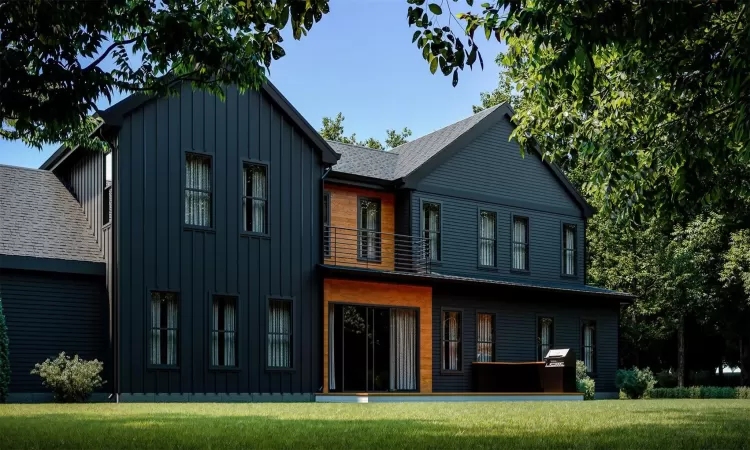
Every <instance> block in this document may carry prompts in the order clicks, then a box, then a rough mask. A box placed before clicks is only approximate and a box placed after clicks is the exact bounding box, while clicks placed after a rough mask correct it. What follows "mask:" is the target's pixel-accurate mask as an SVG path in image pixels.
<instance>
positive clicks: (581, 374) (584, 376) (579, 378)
mask: <svg viewBox="0 0 750 450" xmlns="http://www.w3.org/2000/svg"><path fill="white" fill-rule="evenodd" d="M576 391H578V392H583V399H584V400H593V399H594V396H595V394H596V382H595V381H594V380H592V379H591V377H589V374H588V372H586V364H584V362H583V361H576Z"/></svg>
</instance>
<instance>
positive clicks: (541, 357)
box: [534, 314, 557, 361]
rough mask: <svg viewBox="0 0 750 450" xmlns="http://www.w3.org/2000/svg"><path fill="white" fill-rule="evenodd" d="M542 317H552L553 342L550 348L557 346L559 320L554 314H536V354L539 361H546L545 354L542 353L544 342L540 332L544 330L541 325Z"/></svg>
mask: <svg viewBox="0 0 750 450" xmlns="http://www.w3.org/2000/svg"><path fill="white" fill-rule="evenodd" d="M542 319H552V342H550V350H551V349H553V348H555V328H556V327H555V322H556V320H557V317H556V316H555V315H554V314H537V315H536V324H535V328H536V333H534V334H535V340H536V343H535V349H534V353H535V354H536V357H537V358H538V359H537V361H544V355H542V354H541V353H542V343H541V341H540V338H541V336H540V333H541V331H542V328H541V327H540V325H541V321H542Z"/></svg>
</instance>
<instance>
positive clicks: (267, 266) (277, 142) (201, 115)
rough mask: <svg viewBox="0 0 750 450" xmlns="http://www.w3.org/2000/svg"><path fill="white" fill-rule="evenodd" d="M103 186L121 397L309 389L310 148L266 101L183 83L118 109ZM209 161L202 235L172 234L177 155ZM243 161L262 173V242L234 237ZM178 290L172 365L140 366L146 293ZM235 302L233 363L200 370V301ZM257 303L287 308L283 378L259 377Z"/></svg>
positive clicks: (177, 210)
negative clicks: (108, 207) (208, 220)
mask: <svg viewBox="0 0 750 450" xmlns="http://www.w3.org/2000/svg"><path fill="white" fill-rule="evenodd" d="M118 141H119V149H118V155H117V158H116V160H117V164H116V170H117V174H116V176H115V178H116V179H117V180H118V185H117V191H118V195H117V196H116V200H115V203H116V208H117V210H116V216H117V220H116V223H115V226H116V227H117V229H118V237H117V242H118V244H117V249H118V251H117V255H118V265H119V271H118V276H117V280H118V282H117V284H118V289H119V300H118V303H119V315H120V317H119V323H120V324H121V329H120V346H119V351H120V359H121V361H122V364H121V371H120V376H121V379H120V389H121V392H122V393H126V394H127V393H174V394H178V393H183V394H187V393H191V394H192V393H312V392H317V390H318V389H319V388H320V386H321V369H320V364H321V363H320V361H321V360H322V357H321V348H322V342H321V340H322V337H321V333H322V331H321V329H322V328H321V325H322V318H321V314H322V313H321V298H320V296H321V288H320V280H319V277H318V276H317V274H316V273H315V267H316V264H317V263H318V262H319V261H320V260H321V257H320V251H321V250H322V249H321V241H320V239H319V238H318V237H319V236H321V235H322V232H321V225H322V220H321V216H320V214H321V207H320V205H321V195H322V191H321V183H320V177H321V176H322V174H323V171H324V167H323V166H324V164H323V162H322V160H321V155H320V152H318V151H316V149H315V148H313V144H312V143H311V142H310V141H309V139H308V138H307V137H305V135H304V134H303V133H301V132H300V130H299V129H298V128H297V127H295V126H294V124H293V123H292V121H291V120H290V119H289V117H287V116H286V115H285V113H284V112H283V111H282V109H281V108H280V107H279V106H278V104H277V103H275V102H274V100H273V99H272V98H271V97H270V95H269V94H268V93H266V92H265V91H263V92H255V91H248V92H246V93H244V94H240V93H239V92H238V91H237V89H235V88H228V89H227V92H226V101H225V102H222V101H221V100H219V99H218V98H216V97H214V96H212V95H209V94H206V93H204V92H199V91H195V92H194V91H193V90H192V89H191V87H190V86H184V87H183V89H182V92H181V95H180V96H179V97H170V98H162V99H155V100H151V101H149V102H146V103H144V104H142V105H141V106H139V107H138V108H137V109H135V110H133V111H131V112H130V113H128V114H127V115H126V116H125V118H124V120H123V122H122V127H121V129H120V132H119V137H118ZM187 151H189V152H194V153H202V154H205V155H208V156H210V157H211V164H212V168H213V169H212V170H213V186H212V198H213V226H212V228H211V229H196V228H190V227H187V226H185V225H184V212H183V208H184V194H183V189H184V172H185V153H186V152H187ZM244 161H257V162H261V163H263V164H267V165H268V182H269V198H268V199H269V202H268V205H269V221H268V235H266V236H258V235H251V234H247V233H244V232H243V229H242V227H243V225H242V209H241V205H242V199H241V192H242V190H241V189H242V187H241V176H242V164H243V162H244ZM152 290H162V291H174V292H177V293H178V294H179V299H180V300H179V301H180V311H179V324H180V325H179V328H180V332H179V336H180V337H179V350H178V353H179V355H178V359H179V368H173V369H156V368H151V367H149V364H148V359H147V355H148V340H147V333H148V330H147V329H148V326H149V295H150V294H149V292H150V291H152ZM213 294H226V295H234V296H237V297H238V305H239V306H238V330H237V333H238V340H239V349H238V355H239V358H238V365H239V366H238V368H237V369H236V370H214V369H211V368H209V342H210V341H209V325H210V317H209V312H210V311H211V309H210V299H211V296H212V295H213ZM269 297H283V298H293V299H294V310H293V315H294V324H293V325H294V330H293V338H292V340H293V355H294V356H293V358H294V368H293V369H292V370H266V361H267V359H266V357H267V355H266V346H265V343H266V331H267V325H266V317H267V304H268V299H269Z"/></svg>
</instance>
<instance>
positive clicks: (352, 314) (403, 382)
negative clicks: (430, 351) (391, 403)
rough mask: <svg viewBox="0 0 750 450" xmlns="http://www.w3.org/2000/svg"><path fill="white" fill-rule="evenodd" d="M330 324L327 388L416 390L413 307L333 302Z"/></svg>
mask: <svg viewBox="0 0 750 450" xmlns="http://www.w3.org/2000/svg"><path fill="white" fill-rule="evenodd" d="M328 327H329V336H328V337H329V349H328V355H329V356H328V357H329V367H328V369H329V370H328V373H329V383H328V384H329V386H328V387H329V390H330V391H332V392H387V391H415V390H417V389H418V384H417V367H418V363H417V360H418V358H417V348H418V342H417V334H418V324H417V311H416V310H415V309H410V308H385V307H376V306H361V305H342V304H331V305H330V307H329V318H328Z"/></svg>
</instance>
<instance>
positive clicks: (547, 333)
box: [537, 317, 554, 361]
mask: <svg viewBox="0 0 750 450" xmlns="http://www.w3.org/2000/svg"><path fill="white" fill-rule="evenodd" d="M537 332H538V336H537V340H538V345H539V355H538V357H539V360H540V361H541V360H543V359H544V357H545V356H547V352H549V351H550V350H552V346H553V345H554V342H553V337H554V328H553V321H552V318H549V317H541V318H539V324H538V328H537Z"/></svg>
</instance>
